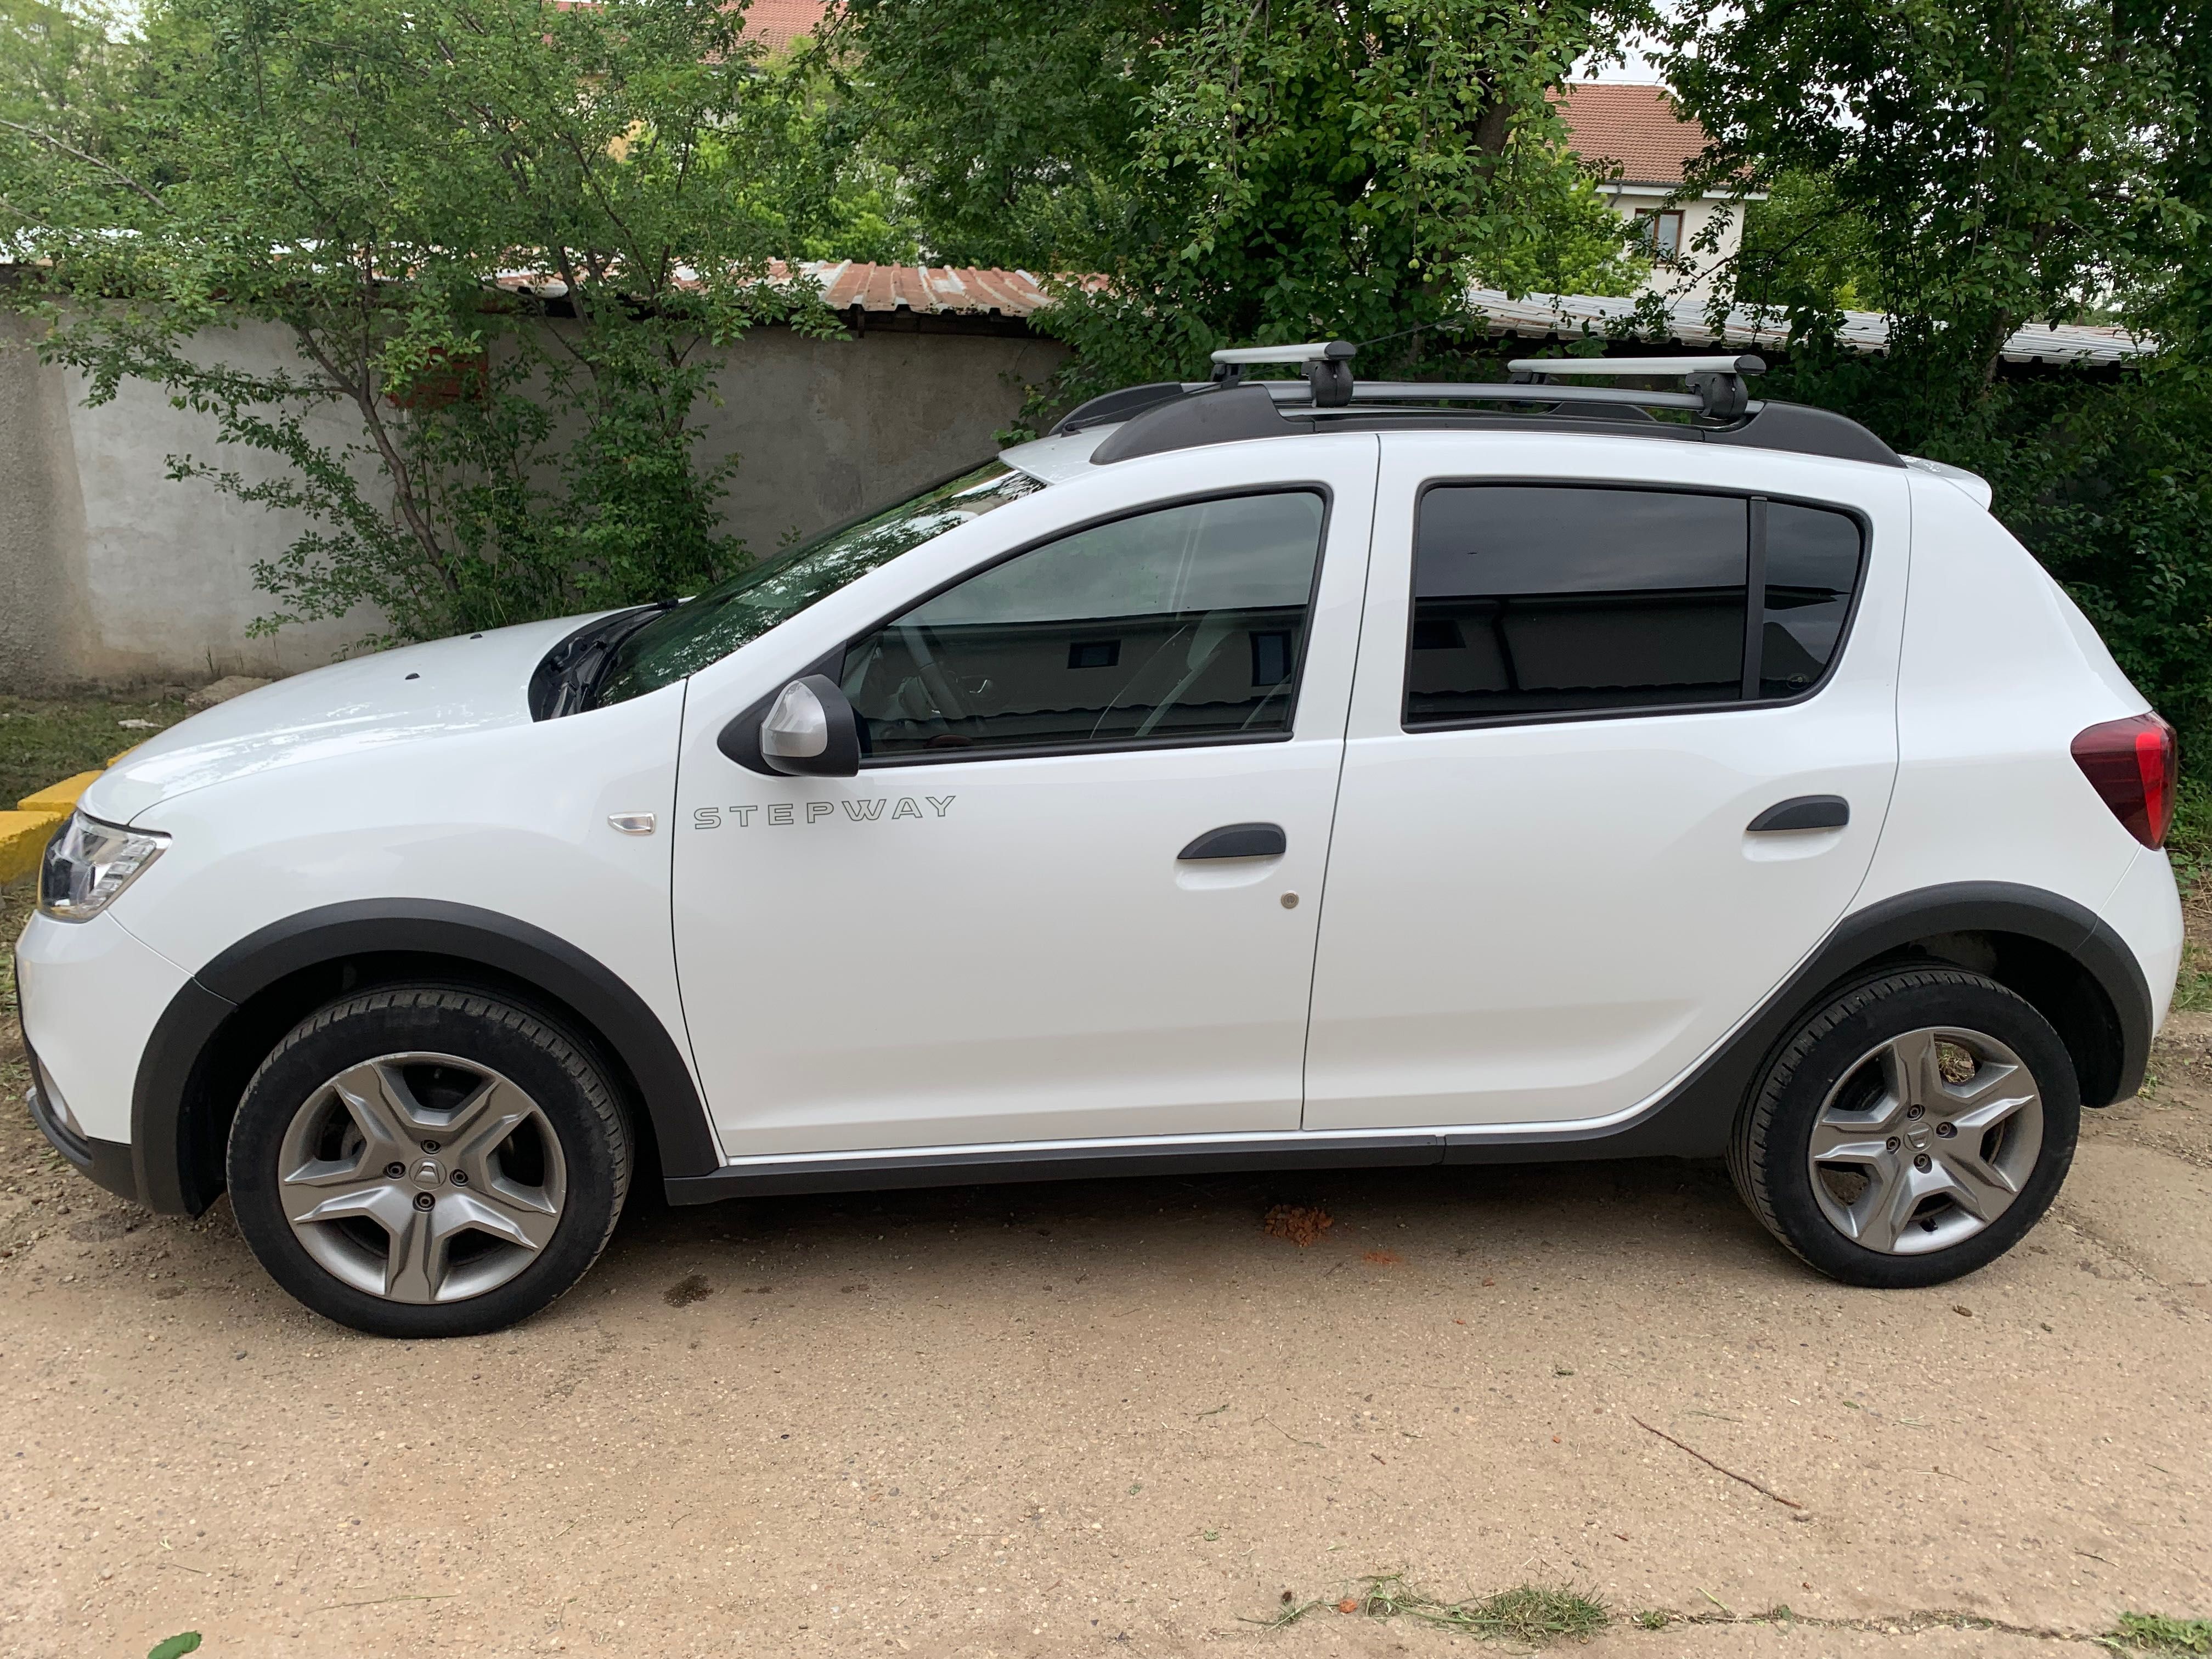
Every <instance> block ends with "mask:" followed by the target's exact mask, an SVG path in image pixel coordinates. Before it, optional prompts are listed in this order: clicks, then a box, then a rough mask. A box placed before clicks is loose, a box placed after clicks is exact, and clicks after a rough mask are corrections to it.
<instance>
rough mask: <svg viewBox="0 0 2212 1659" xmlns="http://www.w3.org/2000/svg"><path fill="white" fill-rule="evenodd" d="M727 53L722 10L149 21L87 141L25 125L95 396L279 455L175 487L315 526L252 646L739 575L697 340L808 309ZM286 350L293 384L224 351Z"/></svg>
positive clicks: (641, 594)
mask: <svg viewBox="0 0 2212 1659" xmlns="http://www.w3.org/2000/svg"><path fill="white" fill-rule="evenodd" d="M740 27H741V13H739V12H738V11H737V10H735V9H726V8H725V7H724V6H722V5H721V4H719V3H716V0H605V3H601V4H598V5H594V6H591V7H573V8H572V7H563V6H561V5H559V4H556V3H549V0H428V3H427V4H418V3H413V0H408V3H399V0H343V3H341V0H166V3H164V4H163V5H161V7H160V8H159V9H156V10H154V11H152V12H149V14H148V16H147V18H146V23H145V34H144V45H143V50H142V52H140V54H139V61H138V62H137V64H136V65H135V68H134V71H133V79H132V87H131V96H130V97H129V98H128V99H126V100H123V106H122V107H121V109H120V110H119V111H118V112H116V113H115V114H114V115H112V117H110V118H107V119H106V120H104V121H102V122H100V124H99V131H98V135H97V136H98V139H99V143H98V144H97V146H96V147H93V146H87V145H82V144H73V143H70V142H68V140H67V139H66V138H65V137H64V136H63V135H62V134H60V133H58V132H54V131H49V130H46V129H41V128H38V127H37V126H36V125H35V124H28V123H27V124H24V125H26V126H27V127H31V128H32V130H31V131H24V132H16V133H15V134H14V136H15V137H16V139H17V141H18V142H17V143H15V146H14V153H13V154H12V155H9V156H7V157H6V158H5V160H4V161H0V167H4V168H5V171H6V177H7V180H8V183H9V191H8V193H7V197H6V211H7V213H8V216H9V231H10V233H11V234H12V235H13V236H14V238H15V240H17V242H18V243H19V244H20V245H23V246H26V247H27V250H28V251H29V252H31V253H32V254H33V257H34V258H36V259H37V260H39V261H40V262H41V263H42V266H43V273H44V274H43V277H42V279H41V280H40V281H39V282H37V283H33V284H32V285H31V288H30V289H28V290H27V292H25V293H23V294H21V295H19V296H18V297H19V300H21V301H26V302H34V303H38V304H40V305H42V306H43V307H44V309H45V315H46V318H47V319H48V320H49V322H50V324H51V326H52V331H51V332H50V333H49V334H48V336H47V337H46V340H45V342H44V347H43V349H45V350H46V352H47V353H48V354H49V356H52V358H54V359H55V360H57V361H59V362H64V363H66V364H69V365H70V366H71V367H73V368H78V369H80V370H82V371H83V372H84V373H85V374H87V375H88V377H89V380H90V386H91V395H92V396H93V397H94V398H95V399H99V398H109V397H112V396H113V395H114V393H115V392H116V390H117V388H118V386H120V384H121V383H122V382H123V380H125V379H126V378H137V379H140V380H149V381H151V382H153V383H155V384H156V385H158V386H161V387H162V388H163V389H165V390H166V391H167V392H168V394H169V395H170V396H171V397H172V398H173V399H174V400H176V401H177V402H178V403H179V404H180V405H185V406H189V407H191V408H193V409H196V410H202V411H204V412H206V413H208V414H209V415H210V416H213V417H214V420H215V423H216V429H217V431H218V433H219V435H220V436H221V438H222V441H224V442H225V443H226V444H228V445H234V446H241V447H245V448H246V449H248V450H258V451H260V452H263V453H264V454H265V455H266V456H267V457H270V458H271V459H273V460H274V461H276V463H278V465H276V466H275V467H274V469H273V470H271V469H268V468H266V467H264V470H263V471H262V472H261V474H260V475H258V476H252V475H248V474H247V473H246V472H245V471H242V470H241V469H240V468H239V467H237V466H235V465H225V464H223V463H222V461H220V460H210V459H204V458H200V457H176V458H173V460H172V465H173V471H174V472H175V474H176V475H177V476H178V477H189V478H198V479H202V480H204V481H206V482H208V483H212V484H213V485H214V486H216V488H218V489H224V490H228V491H229V492H231V493H233V494H235V495H239V496H240V497H242V498H244V499H246V500H249V501H257V502H259V503H263V504H264V505H268V506H270V507H283V508H290V509H294V510H295V511H298V512H301V513H304V514H306V516H307V520H308V521H309V525H310V527H309V529H308V530H307V532H306V533H304V534H302V535H301V536H300V537H299V538H297V539H296V540H295V542H294V543H293V544H292V545H291V546H290V547H289V549H288V550H286V551H285V552H284V553H283V555H282V556H279V557H278V558H276V559H275V560H272V561H270V562H267V563H266V564H264V565H263V566H261V567H260V568H258V573H257V574H258V579H259V580H260V581H261V582H262V584H263V586H264V587H266V588H267V589H268V590H269V591H270V592H271V593H272V594H273V595H274V596H275V599H276V605H277V608H276V611H274V613H273V614H272V615H271V616H270V617H267V618H264V622H263V623H261V624H258V625H259V626H263V627H264V628H273V627H275V626H276V625H279V624H281V623H283V622H286V621H289V620H292V619H295V618H302V617H335V616H342V615H344V614H346V613H347V612H348V611H351V610H353V609H354V608H355V607H356V606H360V605H368V606H373V607H374V608H376V609H377V610H379V611H381V613H382V614H383V616H384V617H385V618H386V635H385V637H400V638H422V637H428V636H433V635H440V634H445V633H451V632H454V631H459V630H463V629H472V628H480V627H485V626H490V625H495V624H497V623H506V622H512V621H517V620H522V619H525V618H528V617H538V616H544V615H548V614H559V613H561V612H562V611H574V610H579V609H584V608H587V607H591V606H596V605H606V604H619V603H625V602H629V601H631V600H635V599H653V598H664V597H669V596H672V595H674V594H677V593H680V592H684V591H687V590H689V589H690V588H692V587H694V586H698V585H700V584H702V583H704V582H707V581H709V580H713V579H714V577H715V576H716V575H718V574H720V573H721V572H723V571H724V570H726V569H727V568H731V567H732V565H733V564H735V563H736V562H738V561H740V560H741V559H742V558H743V557H744V551H743V550H742V548H741V547H739V546H738V544H736V543H735V542H734V541H733V540H732V538H730V537H728V536H727V535H726V534H725V533H724V532H722V530H721V528H720V512H719V498H720V494H721V490H722V487H723V482H724V476H725V471H726V464H725V465H709V464H705V463H702V461H701V459H699V457H698V456H697V455H696V453H695V452H696V442H697V436H698V434H697V428H696V425H695V423H694V422H693V420H692V416H693V414H694V411H695V410H696V406H697V404H698V403H699V402H700V400H701V399H702V398H705V397H708V396H711V395H713V392H714V356H713V353H712V351H711V348H713V347H715V346H719V345H720V344H723V343H726V342H728V341H729V340H731V339H732V338H734V337H737V336H738V334H739V333H741V332H742V331H744V329H745V328H747V327H748V326H750V325H752V324H754V323H756V322H757V321H760V320H762V319H769V318H775V319H789V318H793V317H798V318H800V319H802V320H805V319H806V318H807V317H808V315H809V314H810V313H807V312H806V311H805V296H804V295H796V294H794V293H793V291H792V290H790V289H788V288H783V287H777V286H773V285H770V284H769V283H767V282H766V281H765V280H764V279H765V277H766V276H767V275H768V266H767V259H768V256H769V254H770V253H771V252H776V251H778V246H779V244H780V243H781V240H783V239H784V237H785V235H786V234H787V228H786V227H785V226H784V225H783V224H782V223H781V222H780V220H779V219H778V218H777V216H776V215H775V212H774V211H773V210H772V204H768V203H764V202H763V197H762V192H761V191H760V189H759V183H758V181H759V179H760V178H761V177H762V176H763V173H766V172H769V171H771V169H769V168H766V167H763V165H762V157H763V155H764V154H767V153H769V152H771V151H772V150H773V149H775V145H776V144H777V143H778V142H779V136H780V134H781V131H782V126H781V124H782V122H783V121H784V119H785V112H784V111H783V110H782V108H781V105H780V103H779V101H778V99H777V95H776V87H777V82H776V81H775V77H773V76H769V75H766V74H764V73H763V70H762V69H761V67H760V65H759V64H758V62H757V50H756V49H755V48H754V47H753V46H751V45H750V44H749V43H747V42H746V41H745V40H744V39H743V38H742V35H741V33H740ZM814 320H815V322H816V323H817V324H818V325H823V326H827V325H828V319H826V316H822V315H819V314H818V308H817V313H816V314H815V316H814ZM233 330H242V331H245V332H244V333H243V334H232V333H228V332H227V331H233ZM255 337H260V338H267V337H276V338H279V339H281V340H282V341H283V342H284V343H286V344H288V345H289V347H290V348H291V351H292V354H293V356H294V358H295V361H294V362H292V363H291V364H289V365H288V366H286V367H284V368H277V369H264V368H251V367H246V366H242V365H244V364H246V363H250V362H252V356H251V355H250V354H249V353H245V352H239V351H232V350H228V349H225V348H224V347H222V345H221V342H223V341H225V340H227V339H232V338H237V339H239V340H240V343H241V344H242V345H243V344H247V343H250V342H251V340H252V339H253V338H255ZM210 342H213V343H216V349H215V351H213V352H212V353H210V351H209V350H208V349H207V346H208V344H209V343H210ZM333 411H335V412H337V413H340V414H342V415H343V416H347V417H349V422H348V423H349V427H350V428H352V429H354V430H356V432H357V436H356V437H354V438H351V439H349V440H343V441H336V442H333V441H329V440H328V439H327V438H326V436H325V433H326V432H327V430H328V429H329V428H328V424H327V418H328V416H330V415H331V413H332V412H333Z"/></svg>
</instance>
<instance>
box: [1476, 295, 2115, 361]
mask: <svg viewBox="0 0 2212 1659" xmlns="http://www.w3.org/2000/svg"><path fill="white" fill-rule="evenodd" d="M1468 300H1469V301H1470V302H1471V303H1472V304H1473V305H1474V307H1475V308H1476V309H1477V310H1478V311H1480V312H1481V313H1483V314H1484V315H1485V316H1486V317H1487V318H1488V319H1489V321H1490V331H1491V332H1492V334H1510V335H1517V336H1520V337H1523V338H1527V337H1538V338H1552V337H1559V338H1562V339H1580V338H1582V337H1583V336H1584V335H1585V334H1596V333H1602V332H1603V331H1604V330H1605V328H1606V326H1607V325H1608V324H1613V323H1617V322H1619V321H1620V319H1624V318H1626V317H1628V316H1630V315H1631V314H1632V313H1634V312H1635V310H1636V308H1637V302H1636V301H1634V300H1615V299H1607V298H1603V297H1601V296H1599V295H1589V294H1524V295H1522V296H1521V297H1520V298H1519V299H1517V300H1516V299H1511V298H1509V297H1508V296H1507V295H1504V294H1502V293H1500V292H1498V290H1497V289H1484V288H1479V289H1470V290H1469V291H1468ZM1666 313H1667V330H1666V332H1665V333H1664V334H1661V333H1658V332H1656V331H1645V330H1639V331H1637V337H1639V338H1642V339H1645V340H1649V341H1651V342H1654V343H1673V342H1679V343H1681V344H1683V345H1706V346H1710V345H1733V346H1770V347H1772V348H1774V349H1784V348H1785V347H1787V346H1788V344H1789V343H1790V331H1789V330H1788V328H1787V327H1786V326H1785V325H1784V322H1783V319H1781V318H1779V317H1778V316H1776V315H1775V314H1774V313H1771V312H1766V313H1761V312H1759V311H1756V310H1753V309H1752V308H1750V307H1741V306H1739V307H1736V308H1735V310H1733V311H1731V312H1729V314H1728V318H1727V320H1726V322H1725V323H1724V325H1723V327H1722V328H1721V330H1720V331H1717V332H1716V331H1715V330H1714V328H1713V326H1712V323H1711V318H1710V317H1709V316H1708V314H1707V313H1706V309H1705V301H1702V300H1696V299H1686V300H1676V301H1673V302H1672V303H1671V304H1669V305H1668V306H1667V307H1666ZM1840 337H1841V339H1842V341H1843V343H1844V344H1845V345H1848V346H1853V347H1856V348H1857V349H1859V350H1861V351H1886V350H1887V349H1889V319H1888V318H1887V317H1885V316H1883V315H1882V314H1881V313H1880V312H1875V311H1847V312H1845V313H1844V325H1843V328H1842V330H1841V331H1840ZM2155 349H2157V345H2156V343H2155V342H2154V341H2152V340H2150V339H2148V338H2146V337H2143V336H2142V335H2137V334H2131V333H2130V332H2129V331H2127V330H2125V329H2124V328H2107V327H2101V326H2098V325H2092V324H2087V323H2060V324H2056V325H2051V324H2045V323H2034V324H2031V325H2028V326H2027V327H2026V328H2023V329H2021V330H2020V331H2017V332H2016V333H2015V334H2014V335H2013V337H2011V338H2010V339H2008V340H2007V341H2006V342H2005V343H2004V358H2005V361H2006V362H2013V363H2117V362H2121V361H2122V360H2123V359H2124V358H2129V357H2139V356H2146V355H2148V353H2150V352H2152V351H2154V350H2155Z"/></svg>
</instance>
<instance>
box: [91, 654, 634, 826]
mask: <svg viewBox="0 0 2212 1659" xmlns="http://www.w3.org/2000/svg"><path fill="white" fill-rule="evenodd" d="M589 620H590V618H589V617H566V618H563V619H561V620H558V621H554V622H543V623H524V624H523V625H521V626H520V627H516V628H501V629H492V630H490V631H489V632H488V633H483V634H472V635H469V636H468V637H467V638H465V639H452V640H440V641H436V642H435V643H433V644H429V645H410V646H406V647H402V648H401V649H399V650H397V651H380V652H379V653H376V654H375V655H374V656H371V657H356V658H354V659H351V660H349V661H346V662H341V663H333V664H332V665H331V666H330V667H328V668H318V669H316V670H314V671H313V672H311V673H306V674H298V675H295V676H294V677H293V678H290V679H286V680H279V681H277V682H276V684H274V685H266V686H264V687H262V688H261V689H260V690H258V691H249V692H247V693H246V695H245V696H240V697H234V698H232V699H231V700H230V701H229V702H223V703H218V704H216V706H215V707H214V708H210V709H208V710H207V711H206V712H205V713H204V714H195V715H193V716H192V717H191V719H190V720H184V721H182V722H180V723H179V724H178V725H175V726H171V727H170V728H169V729H168V730H167V731H166V732H161V734H160V735H158V736H156V737H155V738H150V739H149V740H148V741H147V742H146V743H144V744H142V745H140V746H139V747H138V748H137V749H134V750H131V752H130V753H129V754H128V755H126V756H125V757H122V758H121V759H120V760H118V761H117V762H116V763H115V764H114V765H113V766H112V767H110V768H109V769H107V771H106V772H105V773H103V774H101V775H100V779H99V781H96V782H95V783H94V785H93V786H92V787H91V788H89V789H88V790H87V791H86V792H85V794H84V799H83V802H82V805H83V807H84V810H85V811H87V812H88V813H89V814H91V815H92V816H93V817H96V818H104V819H106V821H107V822H108V823H131V822H132V821H133V820H134V819H136V818H137V817H139V816H140V815H141V814H142V813H144V812H147V811H150V810H151V809H153V808H154V807H155V806H158V805H160V804H161V802H163V801H165V800H168V799H173V798H174V797H176V796H178V795H181V794H184V793H187V792H188V791H191V790H194V789H204V788H206V787H209V786H210V784H217V783H223V782H226V781H229V780H230V779H233V778H238V777H243V776H245V775H247V774H249V773H253V772H265V771H268V770H270V769H272V768H274V767H279V766H297V765H302V764H304V763H307V762H310V761H320V760H329V759H332V758H335V757H341V756H344V755H348V754H351V753H355V752H357V751H359V750H365V749H369V748H380V747H384V746H386V745H388V744H400V743H420V742H424V741H427V740H428V739H430V738H442V737H449V736H451V735H453V734H454V733H456V732H475V731H483V730H484V729H486V728H488V727H492V726H526V725H528V724H529V722H530V674H531V671H532V669H534V668H536V667H537V666H538V663H539V661H540V660H541V659H543V658H544V655H545V653H547V652H548V651H550V650H551V649H552V648H553V647H554V646H556V644H558V643H559V642H560V641H562V640H563V639H565V638H567V637H568V635H570V634H573V633H574V632H575V631H576V629H578V628H580V626H582V625H583V624H584V623H586V622H587V621H589ZM117 735H118V738H120V736H121V735H122V734H121V733H119V732H118V734H117Z"/></svg>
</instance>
